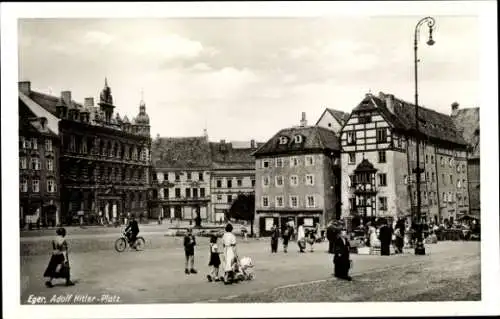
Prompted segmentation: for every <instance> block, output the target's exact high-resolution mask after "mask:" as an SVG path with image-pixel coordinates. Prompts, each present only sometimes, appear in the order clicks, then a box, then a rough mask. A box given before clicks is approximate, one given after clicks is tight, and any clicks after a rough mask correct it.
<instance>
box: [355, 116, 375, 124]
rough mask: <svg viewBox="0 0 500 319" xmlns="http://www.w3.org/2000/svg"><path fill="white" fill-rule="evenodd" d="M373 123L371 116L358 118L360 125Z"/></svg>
mask: <svg viewBox="0 0 500 319" xmlns="http://www.w3.org/2000/svg"><path fill="white" fill-rule="evenodd" d="M371 121H372V117H371V116H367V115H363V116H360V117H359V118H358V123H359V124H365V123H371Z"/></svg>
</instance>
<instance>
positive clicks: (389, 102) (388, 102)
mask: <svg viewBox="0 0 500 319" xmlns="http://www.w3.org/2000/svg"><path fill="white" fill-rule="evenodd" d="M385 106H386V107H387V109H388V110H389V112H391V113H392V114H394V95H392V94H386V95H385Z"/></svg>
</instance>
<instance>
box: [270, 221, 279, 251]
mask: <svg viewBox="0 0 500 319" xmlns="http://www.w3.org/2000/svg"><path fill="white" fill-rule="evenodd" d="M279 237H280V231H279V230H278V227H277V226H276V224H274V225H273V227H272V228H271V253H277V252H278V239H279Z"/></svg>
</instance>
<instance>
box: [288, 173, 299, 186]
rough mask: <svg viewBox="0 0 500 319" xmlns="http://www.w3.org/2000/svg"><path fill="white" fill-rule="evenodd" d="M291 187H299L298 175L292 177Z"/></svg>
mask: <svg viewBox="0 0 500 319" xmlns="http://www.w3.org/2000/svg"><path fill="white" fill-rule="evenodd" d="M290 185H292V186H297V185H299V178H298V177H297V175H292V176H290Z"/></svg>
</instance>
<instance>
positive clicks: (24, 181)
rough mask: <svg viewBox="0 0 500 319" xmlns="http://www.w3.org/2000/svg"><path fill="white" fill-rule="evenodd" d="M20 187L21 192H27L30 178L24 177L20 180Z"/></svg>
mask: <svg viewBox="0 0 500 319" xmlns="http://www.w3.org/2000/svg"><path fill="white" fill-rule="evenodd" d="M19 189H20V190H21V192H23V193H26V192H27V191H28V180H27V179H26V178H22V179H21V180H20V182H19Z"/></svg>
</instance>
